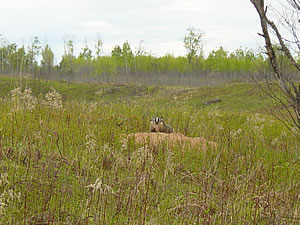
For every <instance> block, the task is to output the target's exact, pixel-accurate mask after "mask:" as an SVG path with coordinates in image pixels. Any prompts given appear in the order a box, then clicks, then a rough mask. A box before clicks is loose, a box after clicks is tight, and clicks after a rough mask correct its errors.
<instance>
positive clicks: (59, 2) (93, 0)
mask: <svg viewBox="0 0 300 225" xmlns="http://www.w3.org/2000/svg"><path fill="white" fill-rule="evenodd" d="M0 5H1V8H0V34H2V36H4V37H5V38H6V39H7V40H8V41H9V42H10V43H17V44H18V45H22V44H24V45H25V46H27V45H29V44H30V43H31V41H32V40H33V37H34V36H38V38H39V40H40V42H41V44H42V45H45V43H48V44H49V45H50V46H51V48H52V50H53V51H54V53H55V55H56V57H57V60H60V59H59V58H60V57H61V55H62V54H63V52H64V40H70V39H71V40H73V41H74V46H75V53H76V54H78V53H79V52H80V50H81V49H82V48H83V46H84V43H85V42H86V43H87V44H88V45H89V47H90V48H91V49H92V50H94V45H95V42H96V40H97V37H98V36H99V37H100V39H101V40H102V41H103V52H102V54H104V55H108V54H110V52H111V50H112V49H113V47H114V46H116V45H122V44H123V42H124V41H128V42H129V43H130V45H131V48H132V50H133V51H135V50H137V46H138V44H139V42H140V41H141V40H143V41H144V48H145V50H146V51H147V52H151V54H153V55H155V56H162V55H165V54H173V55H175V56H178V55H185V54H186V50H185V48H184V46H183V39H184V36H185V35H186V34H187V29H188V28H189V27H194V28H196V29H199V30H201V31H202V32H204V34H205V36H204V51H205V54H207V53H208V52H210V51H211V50H214V49H217V48H219V47H220V46H223V47H224V48H225V49H227V50H228V51H234V50H235V49H237V48H240V47H241V48H251V49H254V50H256V49H258V48H260V47H261V45H262V44H261V43H262V42H261V38H260V37H259V36H258V35H257V33H258V32H260V30H261V29H260V24H259V18H258V15H257V12H256V11H255V9H254V7H253V5H252V4H251V3H250V0H105V1H104V0H9V1H7V0H0Z"/></svg>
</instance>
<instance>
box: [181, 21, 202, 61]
mask: <svg viewBox="0 0 300 225" xmlns="http://www.w3.org/2000/svg"><path fill="white" fill-rule="evenodd" d="M187 31H188V34H187V35H186V36H185V37H184V40H183V43H184V47H185V48H186V51H187V58H188V61H189V64H191V63H192V59H193V57H195V56H197V55H200V56H203V52H202V51H203V50H202V48H203V36H204V33H203V32H201V31H200V30H197V29H195V28H193V27H190V28H188V29H187Z"/></svg>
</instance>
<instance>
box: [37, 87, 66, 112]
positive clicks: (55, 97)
mask: <svg viewBox="0 0 300 225" xmlns="http://www.w3.org/2000/svg"><path fill="white" fill-rule="evenodd" d="M42 104H43V105H44V106H46V107H48V108H52V109H61V108H62V107H63V104H62V96H61V94H60V93H58V92H57V91H56V90H55V89H52V90H51V91H49V92H48V93H47V94H46V95H45V100H43V101H42Z"/></svg>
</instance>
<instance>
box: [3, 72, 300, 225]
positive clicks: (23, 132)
mask: <svg viewBox="0 0 300 225" xmlns="http://www.w3.org/2000/svg"><path fill="white" fill-rule="evenodd" d="M0 87H1V88H0V105H1V107H0V224H299V221H300V211H299V202H300V201H299V200H300V199H299V197H300V182H299V181H300V166H299V146H300V145H299V139H297V138H296V137H295V136H293V135H291V133H290V132H289V131H288V130H287V129H286V128H285V127H284V126H283V125H282V124H281V123H280V122H279V121H278V120H276V119H275V118H274V117H272V116H271V115H269V114H268V113H267V112H266V111H265V110H264V108H265V102H266V101H267V100H266V99H265V98H264V97H263V96H260V91H259V90H258V88H257V87H256V86H255V85H253V84H249V83H231V84H223V85H218V86H210V87H174V86H172V87H171V86H150V85H134V84H128V85H117V84H111V85H107V84H95V83H94V84H91V83H80V82H77V83H76V82H63V81H42V80H34V79H32V80H19V79H17V78H8V77H0ZM211 99H221V102H218V103H215V104H211V105H207V104H204V103H205V102H207V101H208V100H211ZM153 116H162V117H163V118H164V119H165V121H166V122H167V123H168V124H171V125H172V126H173V128H174V129H175V130H176V132H180V133H183V134H184V135H186V136H188V137H203V138H205V139H207V140H209V141H214V142H216V143H217V147H216V148H211V147H209V146H208V147H207V149H203V148H201V147H200V146H199V147H195V146H194V147H189V146H188V145H186V146H181V145H179V144H178V145H169V144H168V143H162V144H161V145H157V146H152V145H151V143H149V142H147V141H145V143H144V144H136V143H135V141H134V140H133V139H127V135H128V134H132V133H136V132H148V131H149V120H150V118H151V117H153Z"/></svg>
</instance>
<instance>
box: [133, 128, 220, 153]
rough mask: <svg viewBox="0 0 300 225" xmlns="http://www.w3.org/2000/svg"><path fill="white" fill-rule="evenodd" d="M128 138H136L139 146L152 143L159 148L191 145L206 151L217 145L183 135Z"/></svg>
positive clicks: (145, 135)
mask: <svg viewBox="0 0 300 225" xmlns="http://www.w3.org/2000/svg"><path fill="white" fill-rule="evenodd" d="M128 138H129V139H130V138H134V140H135V142H136V143H138V144H147V143H150V145H152V146H159V145H160V144H162V143H168V144H169V146H172V145H173V144H179V145H182V146H186V145H190V146H191V147H200V146H201V148H202V149H203V150H206V149H207V147H211V148H216V147H217V143H216V142H213V141H208V140H206V139H205V138H202V137H187V136H185V135H183V134H181V133H171V134H167V133H154V132H152V133H135V134H129V135H128Z"/></svg>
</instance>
